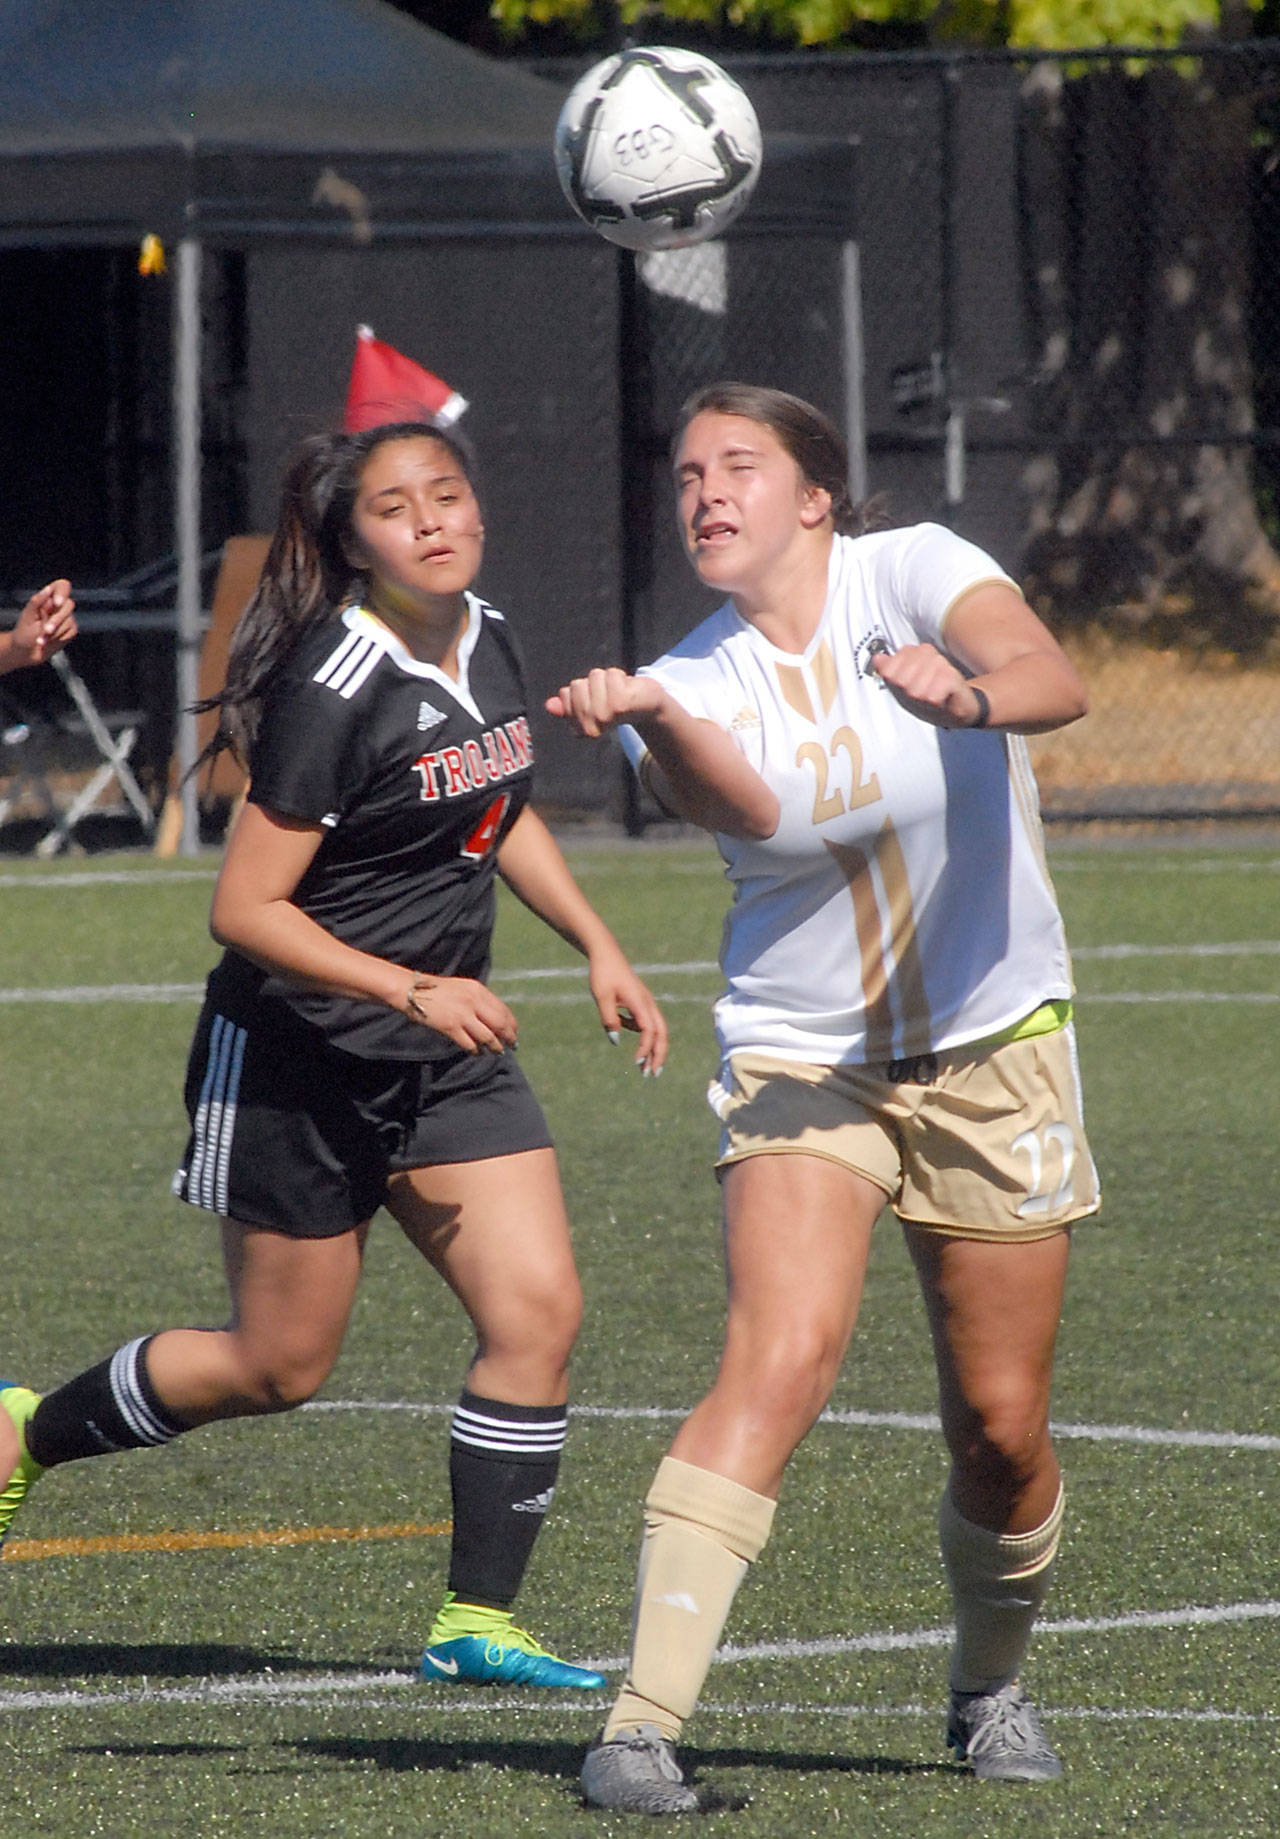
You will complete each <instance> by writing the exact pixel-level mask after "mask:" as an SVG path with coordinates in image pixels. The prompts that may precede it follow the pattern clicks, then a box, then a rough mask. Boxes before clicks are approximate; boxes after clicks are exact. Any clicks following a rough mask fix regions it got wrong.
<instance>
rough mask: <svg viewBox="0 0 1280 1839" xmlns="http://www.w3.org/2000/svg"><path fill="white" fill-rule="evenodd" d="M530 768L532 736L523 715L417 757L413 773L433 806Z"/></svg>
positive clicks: (531, 761) (531, 762) (424, 797)
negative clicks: (442, 799) (455, 744)
mask: <svg viewBox="0 0 1280 1839" xmlns="http://www.w3.org/2000/svg"><path fill="white" fill-rule="evenodd" d="M532 765H533V736H532V734H531V733H530V731H529V723H528V721H527V719H526V718H525V717H524V716H523V715H517V716H516V717H515V719H514V720H513V721H509V722H503V723H502V724H501V726H499V727H496V728H486V729H485V731H484V733H483V734H482V735H481V736H480V739H479V740H478V741H463V742H462V743H461V745H459V746H457V747H441V748H440V749H439V750H438V752H435V753H424V754H420V755H419V756H418V758H417V759H416V760H415V761H414V763H413V770H414V771H415V772H416V773H417V774H418V775H419V776H420V778H421V780H422V794H421V795H422V798H423V800H424V802H425V803H427V804H434V803H435V802H436V801H437V799H440V798H461V797H463V796H464V795H465V794H466V793H468V792H479V791H482V790H483V789H484V788H485V786H489V785H496V784H497V783H498V782H499V781H500V780H502V779H509V778H510V776H511V774H512V773H519V772H523V771H524V769H525V768H526V767H530V766H532Z"/></svg>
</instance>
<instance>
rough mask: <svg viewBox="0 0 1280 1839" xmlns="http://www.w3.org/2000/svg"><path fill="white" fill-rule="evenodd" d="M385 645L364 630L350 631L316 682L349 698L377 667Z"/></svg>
mask: <svg viewBox="0 0 1280 1839" xmlns="http://www.w3.org/2000/svg"><path fill="white" fill-rule="evenodd" d="M384 655H385V647H383V646H382V645H380V644H379V643H378V641H377V640H376V639H373V638H370V637H369V635H368V634H367V633H364V632H349V633H347V635H346V636H345V638H343V639H342V640H341V641H340V642H339V643H338V645H336V646H335V647H334V649H333V650H332V651H331V652H330V653H329V656H328V657H327V658H326V659H325V661H324V663H323V664H322V665H321V666H320V668H319V670H317V671H316V672H315V673H314V676H313V678H312V681H313V682H315V683H323V684H325V685H326V686H327V688H329V689H331V690H337V692H338V694H339V695H340V696H344V697H345V698H346V699H347V700H348V701H350V699H351V698H352V697H353V696H354V695H355V693H356V691H357V690H358V689H359V688H360V686H361V684H362V683H364V682H365V681H366V679H367V678H368V677H369V675H370V673H371V672H372V671H373V670H374V669H375V668H376V667H377V664H378V661H379V659H381V658H382V657H383V656H384Z"/></svg>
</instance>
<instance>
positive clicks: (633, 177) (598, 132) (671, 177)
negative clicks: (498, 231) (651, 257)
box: [555, 45, 761, 250]
mask: <svg viewBox="0 0 1280 1839" xmlns="http://www.w3.org/2000/svg"><path fill="white" fill-rule="evenodd" d="M760 151H761V150H760V124H759V122H758V121H757V120H756V112H755V110H754V109H753V108H752V106H751V103H750V100H749V99H748V97H747V94H746V92H745V90H743V89H742V88H740V87H739V85H738V84H737V83H735V82H734V80H733V78H732V77H731V76H729V75H728V73H727V72H725V71H723V70H721V68H720V66H719V65H718V64H715V63H713V62H712V60H711V59H710V58H709V57H702V56H701V55H700V54H699V53H698V52H696V51H684V50H682V49H679V48H677V47H675V46H671V45H645V46H640V47H637V48H636V49H634V50H630V51H619V52H616V53H615V54H614V56H612V57H607V58H605V59H604V60H603V61H602V62H601V63H599V64H596V65H594V66H593V68H592V69H590V70H589V71H588V72H587V73H586V75H585V76H583V77H579V79H578V81H577V82H576V83H575V84H574V86H573V88H572V90H571V91H570V92H569V96H568V98H567V100H566V102H565V105H564V107H563V108H562V109H561V111H560V119H559V121H558V122H557V124H556V138H555V154H556V170H557V172H558V173H559V175H560V183H561V185H562V186H563V187H564V194H565V197H566V198H567V199H568V200H569V203H570V204H571V205H572V206H573V208H574V210H575V211H576V212H577V213H578V215H579V217H581V218H583V219H585V221H586V222H587V223H589V224H590V225H591V227H592V229H593V230H598V231H599V232H600V234H601V236H607V237H608V238H609V240H610V242H614V243H621V244H622V246H623V247H624V248H626V249H642V250H649V249H682V248H684V247H685V246H686V245H687V244H689V243H700V242H704V241H705V240H706V239H707V238H708V237H711V236H718V235H719V234H720V232H721V231H722V230H724V229H726V228H727V227H728V226H729V225H730V224H731V223H732V222H733V220H734V218H735V217H737V216H738V215H739V213H740V212H741V211H742V210H743V209H744V207H745V206H746V203H747V200H748V198H750V196H751V193H752V190H753V188H754V186H755V182H756V180H757V178H758V177H759V174H760Z"/></svg>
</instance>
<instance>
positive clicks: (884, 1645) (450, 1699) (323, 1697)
mask: <svg viewBox="0 0 1280 1839" xmlns="http://www.w3.org/2000/svg"><path fill="white" fill-rule="evenodd" d="M1277 1618H1280V1602H1261V1603H1226V1604H1223V1605H1221V1606H1220V1607H1219V1608H1204V1607H1200V1606H1195V1607H1189V1608H1186V1609H1170V1610H1139V1611H1136V1612H1135V1613H1134V1614H1131V1615H1118V1616H1090V1617H1068V1618H1064V1619H1062V1620H1060V1621H1046V1622H1041V1623H1039V1624H1038V1625H1037V1629H1036V1636H1037V1639H1042V1638H1043V1637H1045V1636H1047V1635H1055V1634H1056V1635H1075V1634H1090V1635H1093V1634H1104V1633H1107V1634H1111V1633H1119V1634H1123V1633H1127V1632H1129V1631H1131V1630H1146V1629H1164V1628H1188V1627H1197V1628H1206V1627H1219V1626H1222V1625H1224V1624H1229V1623H1233V1622H1235V1623H1238V1622H1245V1621H1263V1620H1266V1621H1274V1620H1276V1619H1277ZM951 1637H952V1630H951V1629H950V1628H949V1627H948V1628H922V1629H915V1630H911V1631H907V1632H903V1633H897V1632H886V1633H883V1634H868V1635H851V1636H843V1637H841V1636H837V1637H833V1638H832V1639H830V1640H825V1641H761V1642H756V1643H754V1644H752V1645H750V1646H745V1647H724V1648H721V1649H720V1651H719V1653H718V1654H717V1655H716V1657H715V1661H714V1663H713V1664H715V1665H718V1666H729V1665H732V1664H733V1663H734V1662H739V1661H754V1660H797V1659H817V1658H823V1657H828V1658H829V1657H832V1656H836V1655H840V1654H868V1653H872V1654H886V1653H895V1652H902V1651H904V1650H906V1651H919V1650H921V1649H925V1648H940V1647H946V1646H947V1645H948V1644H949V1643H950V1641H951ZM584 1664H585V1665H587V1666H591V1667H594V1668H596V1670H597V1671H599V1672H602V1673H620V1672H621V1671H622V1670H623V1668H624V1667H625V1666H626V1658H625V1656H622V1655H616V1654H615V1655H610V1656H608V1657H606V1658H604V1659H599V1658H597V1659H592V1660H588V1661H586V1662H584ZM414 1688H418V1690H419V1691H421V1690H422V1689H421V1686H420V1682H419V1680H418V1676H417V1674H416V1673H399V1672H380V1673H316V1674H307V1673H293V1674H281V1675H272V1676H271V1677H269V1678H266V1677H261V1676H259V1677H254V1676H245V1675H240V1676H236V1677H232V1678H230V1679H202V1680H199V1681H197V1682H196V1683H195V1684H193V1685H189V1686H150V1685H148V1684H147V1683H146V1682H145V1681H144V1682H143V1684H142V1685H140V1686H129V1687H125V1688H123V1689H117V1690H107V1691H102V1692H85V1691H81V1690H77V1689H72V1690H68V1691H57V1690H53V1691H48V1690H46V1691H28V1692H22V1691H13V1692H4V1691H0V1712H3V1711H68V1710H79V1711H83V1710H93V1709H94V1708H95V1707H101V1706H107V1705H211V1706H223V1705H244V1704H263V1703H269V1704H275V1705H314V1704H317V1703H320V1702H326V1701H327V1702H329V1703H332V1702H333V1701H334V1700H337V1699H351V1698H356V1699H364V1700H368V1699H371V1698H376V1697H378V1696H379V1695H380V1694H384V1693H400V1692H405V1691H410V1690H413V1689H414ZM422 1702H424V1703H426V1704H428V1705H430V1706H431V1707H432V1708H433V1709H435V1708H437V1707H439V1708H444V1707H445V1706H446V1705H449V1706H456V1707H457V1709H458V1710H459V1711H466V1712H468V1713H471V1712H475V1711H486V1712H494V1711H503V1712H510V1711H530V1710H534V1711H536V1710H537V1709H539V1707H537V1706H531V1705H530V1704H529V1701H528V1700H527V1699H519V1698H513V1699H507V1698H493V1697H491V1696H490V1695H489V1694H488V1692H487V1691H480V1692H478V1693H477V1694H476V1695H475V1696H474V1697H473V1696H471V1695H470V1694H466V1693H463V1694H460V1693H458V1692H455V1691H452V1690H451V1691H448V1692H441V1691H435V1690H429V1691H428V1692H426V1693H424V1694H423V1699H422ZM543 1703H544V1705H546V1708H547V1709H549V1710H550V1709H554V1711H555V1712H556V1713H557V1714H559V1713H561V1712H564V1711H566V1710H574V1711H589V1712H591V1713H592V1714H594V1715H595V1716H597V1717H598V1716H599V1711H600V1700H599V1699H596V1698H582V1697H577V1698H573V1697H569V1696H567V1695H566V1696H565V1697H563V1698H562V1697H559V1696H556V1697H555V1698H551V1699H549V1700H546V1701H543ZM702 1709H703V1710H704V1711H707V1712H715V1713H719V1714H721V1715H727V1716H730V1717H751V1716H797V1717H799V1716H803V1717H815V1718H840V1719H845V1720H848V1719H853V1718H870V1717H888V1718H914V1717H935V1716H937V1707H936V1706H928V1705H823V1704H801V1703H798V1702H790V1703H788V1702H782V1701H776V1700H769V1701H765V1702H764V1703H760V1704H753V1703H743V1702H738V1703H732V1702H730V1703H725V1702H718V1701H715V1700H708V1701H705V1702H704V1704H703V1706H702ZM1040 1709H1041V1710H1042V1711H1043V1712H1044V1713H1045V1715H1046V1716H1050V1717H1069V1718H1078V1719H1099V1720H1105V1721H1107V1722H1119V1721H1133V1722H1155V1723H1166V1722H1167V1723H1182V1722H1188V1723H1194V1722H1202V1723H1240V1724H1264V1723H1276V1722H1278V1721H1280V1714H1277V1713H1274V1712H1241V1711H1227V1710H1219V1709H1217V1708H1216V1707H1211V1706H1206V1707H1202V1708H1198V1709H1195V1710H1181V1711H1179V1710H1170V1709H1167V1708H1162V1707H1157V1706H1141V1707H1135V1708H1133V1709H1123V1708H1116V1709H1108V1708H1106V1707H1094V1706H1076V1707H1069V1708H1066V1709H1064V1710H1061V1711H1058V1710H1055V1709H1054V1708H1053V1707H1052V1706H1048V1705H1044V1704H1042V1705H1041V1707H1040Z"/></svg>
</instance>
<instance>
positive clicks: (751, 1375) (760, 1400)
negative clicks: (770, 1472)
mask: <svg viewBox="0 0 1280 1839" xmlns="http://www.w3.org/2000/svg"><path fill="white" fill-rule="evenodd" d="M843 1353H844V1343H843V1339H842V1338H841V1337H838V1336H836V1335H833V1334H828V1333H827V1332H825V1330H824V1329H823V1328H822V1327H821V1326H820V1325H819V1324H804V1325H803V1326H800V1327H796V1328H794V1329H792V1330H790V1331H789V1332H787V1333H785V1334H782V1335H777V1336H775V1337H772V1338H771V1339H770V1341H769V1344H768V1345H767V1346H766V1347H763V1348H762V1347H753V1348H752V1349H750V1350H749V1351H748V1350H746V1349H739V1350H738V1351H737V1353H736V1357H735V1360H734V1364H735V1365H736V1366H737V1367H738V1369H739V1372H740V1373H741V1375H742V1380H743V1382H745V1384H746V1385H748V1386H749V1388H750V1390H751V1392H752V1393H753V1394H754V1396H755V1399H756V1401H757V1410H758V1411H759V1413H760V1414H761V1415H763V1416H765V1417H768V1418H771V1419H773V1420H774V1421H775V1422H776V1423H778V1424H785V1425H787V1426H788V1427H789V1428H790V1429H791V1430H792V1432H793V1433H794V1435H795V1438H796V1441H799V1438H800V1437H802V1436H804V1435H805V1433H806V1432H807V1431H808V1430H809V1428H810V1426H811V1425H812V1424H813V1423H814V1422H815V1421H816V1420H817V1418H818V1417H819V1415H820V1414H821V1412H822V1408H823V1406H824V1405H825V1404H826V1402H827V1400H828V1398H829V1397H830V1396H831V1388H832V1386H833V1385H834V1384H835V1381H836V1376H837V1374H838V1372H839V1370H840V1361H841V1358H842V1356H843Z"/></svg>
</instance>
